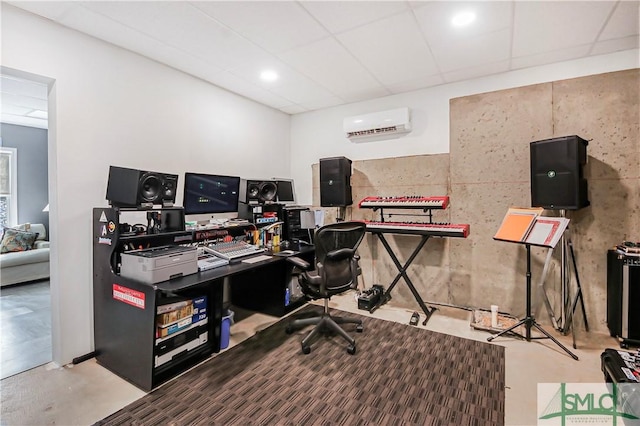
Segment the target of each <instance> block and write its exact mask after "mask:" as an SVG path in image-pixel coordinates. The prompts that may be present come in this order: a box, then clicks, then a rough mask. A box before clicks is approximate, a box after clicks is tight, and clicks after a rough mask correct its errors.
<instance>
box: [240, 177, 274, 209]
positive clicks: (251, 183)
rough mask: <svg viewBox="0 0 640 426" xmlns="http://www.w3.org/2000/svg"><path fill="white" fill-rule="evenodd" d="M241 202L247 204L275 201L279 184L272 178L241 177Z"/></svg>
mask: <svg viewBox="0 0 640 426" xmlns="http://www.w3.org/2000/svg"><path fill="white" fill-rule="evenodd" d="M239 192H240V202H242V203H245V204H263V203H265V202H267V201H275V199H276V195H278V185H277V183H276V181H272V180H258V179H241V180H240V191H239Z"/></svg>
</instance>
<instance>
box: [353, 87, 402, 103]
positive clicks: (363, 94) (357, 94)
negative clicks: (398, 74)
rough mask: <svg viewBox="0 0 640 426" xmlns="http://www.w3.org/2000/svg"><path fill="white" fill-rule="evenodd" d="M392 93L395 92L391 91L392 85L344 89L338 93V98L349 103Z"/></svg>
mask: <svg viewBox="0 0 640 426" xmlns="http://www.w3.org/2000/svg"><path fill="white" fill-rule="evenodd" d="M394 93H397V92H395V91H393V89H392V87H382V86H377V87H372V88H370V89H363V90H348V91H344V92H341V93H340V98H342V100H343V101H345V102H346V103H350V102H360V101H366V100H369V99H375V98H381V97H383V96H389V95H392V94H394Z"/></svg>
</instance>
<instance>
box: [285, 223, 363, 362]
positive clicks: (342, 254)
mask: <svg viewBox="0 0 640 426" xmlns="http://www.w3.org/2000/svg"><path fill="white" fill-rule="evenodd" d="M365 228H366V225H365V224H364V222H337V223H332V224H329V225H325V226H323V227H321V228H320V229H318V230H317V231H316V234H315V238H314V245H315V250H316V253H315V259H316V266H315V268H314V266H313V265H311V264H310V263H308V262H306V261H304V260H303V259H300V258H298V257H289V258H287V260H288V261H289V262H291V263H293V264H294V265H295V266H296V267H295V268H294V271H293V274H295V275H298V282H299V283H300V287H301V289H302V292H303V293H304V295H305V296H306V297H307V298H308V299H310V300H315V299H324V310H323V312H322V315H321V316H319V317H314V318H301V319H295V320H293V321H291V322H290V323H289V324H288V325H287V328H286V332H287V333H288V334H291V333H292V332H293V330H294V329H299V328H303V327H306V326H307V325H312V324H315V327H314V329H313V330H311V332H309V334H307V336H306V337H305V338H304V339H303V340H302V343H301V344H302V352H303V353H304V354H308V353H310V352H311V346H310V342H311V341H312V340H313V339H314V337H315V336H316V335H318V334H320V333H325V334H328V333H330V332H335V333H337V334H338V335H340V336H342V337H343V338H344V339H345V340H346V341H347V342H349V346H348V347H347V352H348V353H349V354H351V355H353V354H355V353H356V341H355V340H354V339H353V338H352V337H351V336H350V335H349V334H348V333H347V332H346V331H344V330H343V329H342V327H340V325H339V324H345V323H350V324H356V331H357V332H362V330H363V327H362V321H361V320H358V319H351V318H341V317H333V316H331V315H330V314H329V298H330V297H331V296H333V295H334V294H339V293H343V292H345V291H347V290H350V289H355V288H356V287H357V286H358V275H359V274H360V269H359V266H358V260H359V259H360V257H359V256H358V255H356V249H357V248H358V246H359V245H360V242H361V241H362V239H363V238H364V234H365Z"/></svg>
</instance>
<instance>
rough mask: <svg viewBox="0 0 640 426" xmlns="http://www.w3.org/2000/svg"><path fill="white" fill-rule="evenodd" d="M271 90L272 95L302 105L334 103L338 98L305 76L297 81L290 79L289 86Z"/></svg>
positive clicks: (280, 86) (284, 85) (285, 85)
mask: <svg viewBox="0 0 640 426" xmlns="http://www.w3.org/2000/svg"><path fill="white" fill-rule="evenodd" d="M269 90H270V91H271V92H272V93H275V94H277V95H279V96H282V97H283V98H285V99H289V100H290V101H292V102H293V103H296V104H300V105H303V104H305V103H307V102H313V101H324V100H329V99H330V100H332V102H333V99H334V98H337V97H336V96H335V95H334V94H333V93H331V92H329V91H328V90H327V89H325V88H324V87H322V86H320V85H318V84H316V83H314V82H313V81H311V80H309V79H308V78H305V77H303V76H300V77H299V78H296V79H290V80H288V81H287V84H282V85H279V86H276V87H273V88H272V89H269Z"/></svg>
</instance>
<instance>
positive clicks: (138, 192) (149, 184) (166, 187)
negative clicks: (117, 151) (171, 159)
mask: <svg viewBox="0 0 640 426" xmlns="http://www.w3.org/2000/svg"><path fill="white" fill-rule="evenodd" d="M177 186H178V175H172V174H168V173H159V172H149V171H144V170H136V169H128V168H125V167H116V166H110V167H109V180H108V182H107V197H106V198H107V200H109V204H111V205H112V206H114V207H145V208H151V207H153V206H154V205H155V204H159V205H163V206H167V207H169V206H173V203H175V201H176V188H177Z"/></svg>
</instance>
